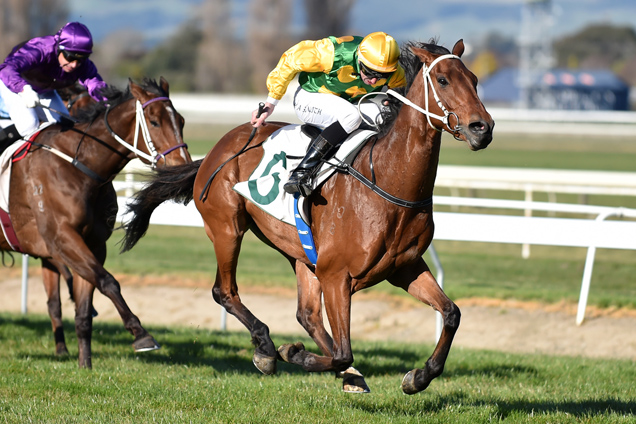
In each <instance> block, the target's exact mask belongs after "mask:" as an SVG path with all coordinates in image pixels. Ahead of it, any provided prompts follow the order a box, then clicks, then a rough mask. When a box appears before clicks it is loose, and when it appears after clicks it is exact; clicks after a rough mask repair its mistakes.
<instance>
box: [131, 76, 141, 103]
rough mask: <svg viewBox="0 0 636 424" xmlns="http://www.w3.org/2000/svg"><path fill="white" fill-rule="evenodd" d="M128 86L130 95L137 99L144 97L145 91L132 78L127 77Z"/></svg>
mask: <svg viewBox="0 0 636 424" xmlns="http://www.w3.org/2000/svg"><path fill="white" fill-rule="evenodd" d="M128 88H129V89H130V92H131V93H132V95H133V96H134V97H135V98H136V99H139V100H142V99H144V96H145V92H144V90H143V89H142V88H141V87H140V86H139V85H137V84H135V82H134V81H133V80H132V78H128Z"/></svg>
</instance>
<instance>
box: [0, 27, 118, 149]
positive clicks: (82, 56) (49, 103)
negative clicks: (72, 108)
mask: <svg viewBox="0 0 636 424" xmlns="http://www.w3.org/2000/svg"><path fill="white" fill-rule="evenodd" d="M92 52H93V37H92V35H91V33H90V31H89V30H88V28H87V27H86V26H85V25H83V24H81V23H79V22H70V23H67V24H66V25H64V27H62V29H60V30H59V31H58V32H57V34H55V35H47V36H44V37H36V38H33V39H31V40H29V41H26V42H24V43H21V44H19V45H17V46H15V47H14V48H13V50H12V51H11V53H10V54H9V56H7V58H6V59H5V60H4V63H2V64H0V97H2V100H3V101H4V104H5V107H6V108H7V112H8V114H9V116H10V117H11V121H13V124H14V125H13V126H11V127H7V128H5V129H4V130H3V131H1V132H0V146H1V145H2V144H3V141H4V142H7V141H9V140H7V138H14V139H17V138H20V137H25V136H27V135H29V134H31V133H33V132H34V131H36V130H37V129H38V127H39V125H40V122H59V121H60V118H61V116H60V115H59V114H57V113H56V112H53V111H52V110H51V109H53V110H55V111H59V112H66V107H65V106H64V102H63V101H62V99H61V98H60V96H59V95H58V94H57V92H56V91H55V90H56V89H58V88H64V87H69V86H71V85H73V84H75V83H76V82H79V83H80V84H81V85H83V86H84V87H86V89H87V90H88V93H89V94H90V95H91V97H93V98H94V99H95V100H98V101H100V100H103V98H102V97H101V95H100V90H101V89H103V88H104V87H106V83H105V82H104V81H103V79H102V77H101V76H100V75H99V73H98V72H97V68H96V67H95V65H94V64H93V62H91V61H90V60H89V59H88V57H89V56H90V54H91V53H92ZM41 106H46V107H48V108H50V109H44V108H42V107H41ZM14 141H15V140H14Z"/></svg>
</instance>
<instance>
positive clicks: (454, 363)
mask: <svg viewBox="0 0 636 424" xmlns="http://www.w3.org/2000/svg"><path fill="white" fill-rule="evenodd" d="M67 325H68V327H69V328H68V329H69V330H71V328H70V327H71V326H72V324H71V323H70V322H67ZM151 331H152V332H153V333H154V334H155V335H156V336H158V337H160V339H161V340H162V341H163V348H162V349H161V350H159V351H157V352H151V353H146V354H134V353H133V352H132V349H131V348H130V342H131V337H130V335H129V334H127V333H125V331H122V327H121V325H119V324H108V323H106V324H104V323H97V324H96V325H95V331H94V333H95V334H94V341H93V352H94V356H93V366H94V367H95V369H94V370H93V371H86V370H79V369H77V363H76V354H77V352H76V346H77V345H76V341H75V340H74V336H72V331H68V334H69V335H70V337H69V338H70V340H69V347H70V349H71V355H72V358H66V359H58V358H55V357H54V356H53V355H52V352H53V348H54V347H53V342H52V340H51V337H50V324H49V321H48V318H47V317H45V316H29V317H28V318H23V317H20V316H17V315H8V314H0V343H2V346H3V349H2V350H1V351H0V422H10V423H24V422H38V423H80V422H81V423H86V422H98V423H130V422H139V423H151V422H165V423H187V422H193V423H264V422H267V423H291V422H311V423H352V422H365V423H413V422H426V423H449V422H452V423H487V422H509V423H526V422H527V423H581V422H583V423H632V422H634V420H636V389H635V386H634V384H633V382H634V381H635V380H636V368H634V363H633V361H622V360H594V359H582V358H564V357H549V356H539V355H512V354H503V353H497V352H491V351H477V350H469V349H453V351H452V352H451V355H450V357H449V361H448V363H447V366H446V371H445V372H444V374H443V375H442V377H440V378H438V379H437V380H435V381H434V382H433V383H432V384H431V386H430V387H429V388H428V389H427V390H426V391H425V392H423V393H420V394H417V395H414V396H405V395H403V394H402V393H401V390H400V387H399V386H400V382H401V379H402V376H403V375H404V373H405V372H406V371H408V370H410V369H411V368H413V367H414V366H422V365H423V363H424V361H425V359H426V358H427V357H428V356H429V355H430V353H431V351H432V346H429V345H414V344H388V343H365V342H356V343H354V346H353V348H354V353H355V355H356V363H355V364H356V366H357V367H358V368H359V369H360V370H362V371H363V372H364V373H365V374H366V376H367V382H368V383H369V385H370V387H371V389H372V393H371V394H369V395H348V394H344V393H342V392H341V391H340V381H339V380H335V379H334V377H333V375H332V374H329V373H319V374H308V373H305V372H304V371H302V370H300V369H297V368H295V367H291V366H289V365H288V364H279V372H278V374H277V375H275V376H270V377H266V376H262V375H260V374H259V373H258V371H257V370H256V369H255V368H254V366H253V365H252V363H251V354H252V351H253V349H252V347H251V346H250V343H249V337H248V336H247V334H246V333H232V332H229V333H220V332H210V331H197V330H194V329H184V328H169V329H167V328H162V327H154V328H151ZM292 341H296V340H293V339H289V338H286V337H278V338H277V340H276V342H277V343H283V342H292ZM304 341H305V342H306V345H307V346H312V343H311V342H309V341H307V340H304Z"/></svg>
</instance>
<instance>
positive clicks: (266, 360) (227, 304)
mask: <svg viewBox="0 0 636 424" xmlns="http://www.w3.org/2000/svg"><path fill="white" fill-rule="evenodd" d="M221 225H223V226H226V224H225V223H222V224H221ZM206 231H207V232H208V236H209V237H210V239H211V240H212V243H213V244H214V251H215V253H216V260H217V263H218V267H217V271H216V280H215V282H214V287H213V289H212V297H213V298H214V300H215V301H216V303H218V304H219V305H221V306H223V307H224V308H225V310H226V311H227V312H228V313H230V314H232V315H234V316H235V317H236V318H237V319H238V320H239V321H240V322H241V324H243V325H244V326H245V328H247V329H248V330H249V332H250V335H251V336H252V343H253V344H254V346H255V350H254V357H253V362H254V365H255V366H256V368H258V370H259V371H261V372H262V373H263V374H266V375H270V374H274V373H276V360H277V358H278V354H277V352H276V348H275V347H274V342H272V339H271V338H270V336H269V327H267V325H265V324H264V323H263V322H261V321H260V320H259V319H258V318H256V317H255V316H254V315H253V314H252V312H250V310H249V309H247V308H246V307H245V305H243V303H242V302H241V298H240V296H239V294H238V287H237V284H236V267H237V264H238V256H239V251H240V245H241V240H242V235H238V234H235V233H231V234H228V233H227V232H226V231H221V233H222V234H213V233H211V232H210V231H209V229H208V228H206Z"/></svg>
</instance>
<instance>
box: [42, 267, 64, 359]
mask: <svg viewBox="0 0 636 424" xmlns="http://www.w3.org/2000/svg"><path fill="white" fill-rule="evenodd" d="M42 282H43V283H44V290H46V295H47V302H46V305H47V307H48V310H49V316H50V317H51V325H52V327H53V337H54V338H55V354H56V355H68V349H67V348H66V339H65V338H64V326H63V325H62V302H61V300H60V272H59V270H58V267H57V266H56V265H54V264H53V263H51V262H50V261H48V260H46V259H42Z"/></svg>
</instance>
